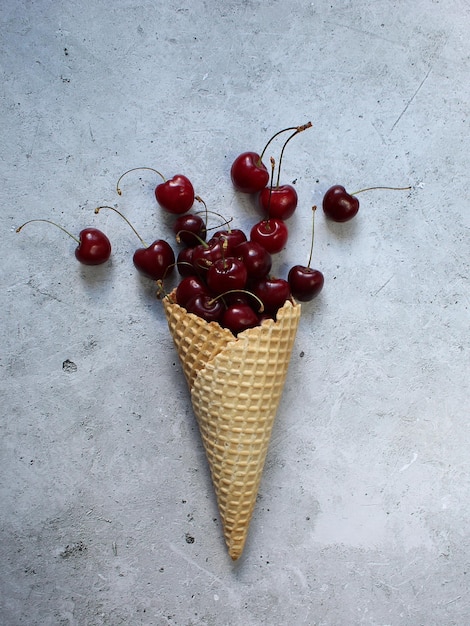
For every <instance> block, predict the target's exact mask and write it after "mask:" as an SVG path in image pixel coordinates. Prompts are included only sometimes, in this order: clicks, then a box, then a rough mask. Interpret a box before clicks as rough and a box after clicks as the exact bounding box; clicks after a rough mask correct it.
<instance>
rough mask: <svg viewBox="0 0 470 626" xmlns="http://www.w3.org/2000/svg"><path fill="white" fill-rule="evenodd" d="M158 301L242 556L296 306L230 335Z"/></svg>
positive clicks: (229, 539) (233, 545)
mask: <svg viewBox="0 0 470 626" xmlns="http://www.w3.org/2000/svg"><path fill="white" fill-rule="evenodd" d="M172 295H173V294H170V296H167V297H165V298H164V300H163V304H164V309H165V314H166V317H167V320H168V325H169V329H170V332H171V334H172V337H173V341H174V343H175V346H176V349H177V352H178V355H179V358H180V361H181V364H182V367H183V371H184V374H185V377H186V380H187V382H188V386H189V389H190V392H191V402H192V405H193V409H194V413H195V415H196V418H197V422H198V425H199V430H200V432H201V437H202V441H203V444H204V448H205V452H206V456H207V459H208V461H209V466H210V471H211V477H212V482H213V485H214V489H215V493H216V497H217V504H218V508H219V513H220V517H221V520H222V525H223V532H224V536H225V541H226V543H227V547H228V552H229V554H230V556H231V557H232V559H234V560H236V559H238V558H239V557H240V555H241V553H242V551H243V547H244V545H245V541H246V538H247V534H248V527H249V524H250V520H251V516H252V513H253V509H254V506H255V502H256V497H257V494H258V488H259V484H260V480H261V474H262V471H263V466H264V462H265V459H266V453H267V449H268V445H269V440H270V437H271V431H272V427H273V423H274V418H275V415H276V412H277V408H278V405H279V401H280V399H281V395H282V391H283V387H284V383H285V378H286V374H287V369H288V366H289V361H290V355H291V351H292V346H293V343H294V339H295V334H296V331H297V326H298V322H299V317H300V305H299V304H292V303H291V302H289V301H288V302H286V304H285V305H284V306H283V307H282V308H281V309H280V310H279V311H278V314H277V319H276V322H274V320H267V321H265V322H263V324H262V325H261V326H258V327H256V328H250V329H248V330H245V331H243V332H242V333H239V335H238V337H235V336H234V335H233V334H232V333H231V332H230V331H229V330H227V329H224V328H222V327H221V326H220V325H219V324H217V323H215V322H211V323H208V322H206V321H204V320H203V319H201V318H199V317H198V316H196V315H193V314H191V313H188V312H187V311H186V310H185V309H183V308H182V307H180V306H178V305H177V304H175V303H174V302H173V297H172Z"/></svg>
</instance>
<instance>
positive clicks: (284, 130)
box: [259, 126, 298, 162]
mask: <svg viewBox="0 0 470 626" xmlns="http://www.w3.org/2000/svg"><path fill="white" fill-rule="evenodd" d="M297 128H298V126H289V128H283V129H282V130H280V131H278V132H277V133H276V134H275V135H273V136H272V137H271V139H270V140H269V141H268V143H267V144H266V145H265V146H264V148H263V152H262V153H261V154H260V157H259V160H260V162H261V161H262V160H263V157H264V153H265V152H266V150H267V148H268V146H269V145H270V144H271V142H272V141H273V140H274V139H276V137H278V136H279V135H281V134H282V133H286V132H287V131H288V130H297Z"/></svg>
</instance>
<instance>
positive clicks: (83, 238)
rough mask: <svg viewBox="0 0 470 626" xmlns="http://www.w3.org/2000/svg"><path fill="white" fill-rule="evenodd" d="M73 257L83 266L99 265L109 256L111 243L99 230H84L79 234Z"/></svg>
mask: <svg viewBox="0 0 470 626" xmlns="http://www.w3.org/2000/svg"><path fill="white" fill-rule="evenodd" d="M79 238H80V243H79V244H78V246H77V248H76V249H75V257H76V258H77V260H78V261H80V263H83V264H84V265H101V263H105V261H107V260H108V259H109V257H110V256H111V243H110V241H109V239H108V238H107V237H106V235H105V234H104V233H102V232H101V230H98V229H97V228H85V229H84V230H82V231H81V232H80V236H79Z"/></svg>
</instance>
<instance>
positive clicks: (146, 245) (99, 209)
mask: <svg viewBox="0 0 470 626" xmlns="http://www.w3.org/2000/svg"><path fill="white" fill-rule="evenodd" d="M101 209H109V210H110V211H114V212H115V213H117V214H118V215H119V216H120V217H122V219H123V220H124V221H125V222H127V224H128V225H129V226H130V227H131V228H132V230H133V231H134V233H135V234H136V235H137V238H138V239H139V240H140V242H141V244H142V245H143V246H144V248H148V244H146V243H145V241H144V240H143V239H142V237H141V236H140V235H139V233H138V232H137V231H136V229H135V228H134V226H133V225H132V224H131V223H130V221H129V220H128V219H127V217H126V216H125V215H123V214H122V213H121V211H118V210H117V209H116V208H115V207H113V206H108V205H103V206H98V207H96V209H95V213H96V215H98V213H99V212H100V211H101Z"/></svg>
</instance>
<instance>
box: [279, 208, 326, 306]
mask: <svg viewBox="0 0 470 626" xmlns="http://www.w3.org/2000/svg"><path fill="white" fill-rule="evenodd" d="M316 208H317V207H315V206H314V207H312V211H313V217H312V241H311V244H310V256H309V259H308V265H307V266H305V265H294V266H293V267H291V269H290V270H289V273H288V275H287V280H288V282H289V285H290V289H291V293H292V295H293V297H294V298H295V299H296V300H299V301H300V302H309V301H310V300H313V298H315V297H316V296H317V295H318V294H319V293H320V291H321V290H322V289H323V284H324V282H325V278H324V276H323V274H322V273H321V272H320V270H315V269H312V268H311V267H310V264H311V262H312V254H313V239H314V232H315V230H314V228H315V227H314V219H315V211H316Z"/></svg>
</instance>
